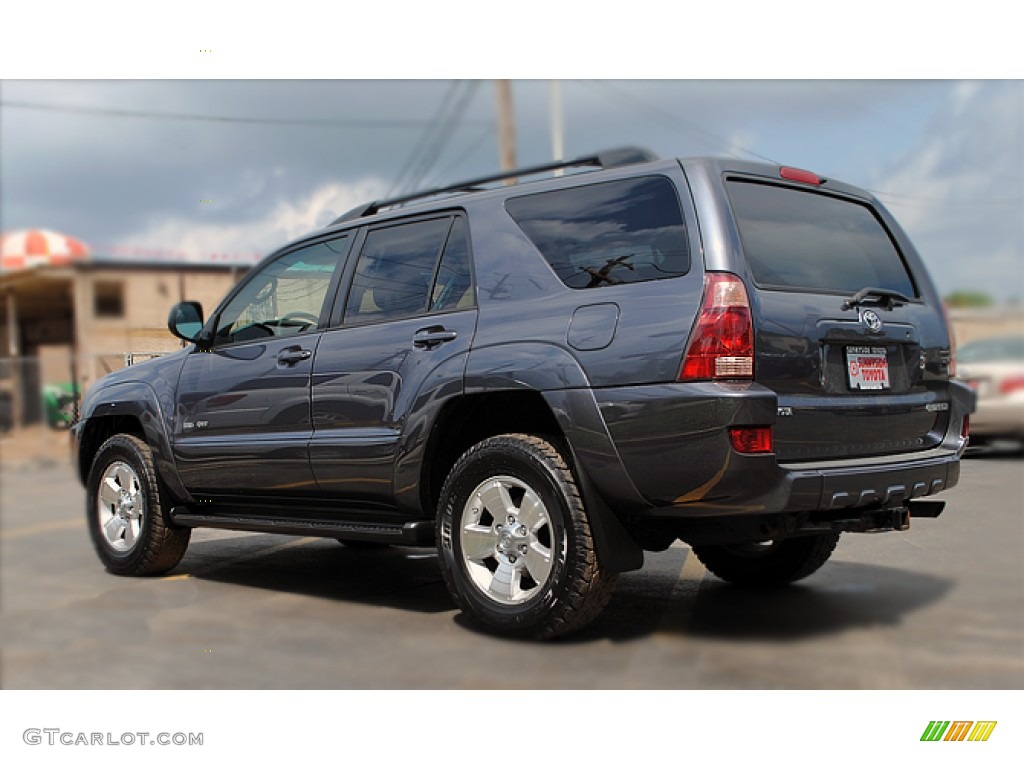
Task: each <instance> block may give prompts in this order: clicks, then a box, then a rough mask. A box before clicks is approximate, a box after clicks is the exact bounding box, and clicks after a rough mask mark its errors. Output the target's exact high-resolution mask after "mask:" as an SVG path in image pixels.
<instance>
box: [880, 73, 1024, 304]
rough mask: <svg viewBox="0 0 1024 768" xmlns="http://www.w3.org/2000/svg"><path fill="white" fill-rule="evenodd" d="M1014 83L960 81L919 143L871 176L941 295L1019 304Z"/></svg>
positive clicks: (1018, 125) (1023, 268)
mask: <svg viewBox="0 0 1024 768" xmlns="http://www.w3.org/2000/svg"><path fill="white" fill-rule="evenodd" d="M1022 92H1024V86H1022V84H1020V83H1000V82H983V83H977V82H971V83H959V84H957V86H956V87H955V88H953V89H951V91H950V94H949V97H948V100H947V102H946V104H945V106H944V107H943V108H942V109H940V110H938V112H937V113H936V114H935V116H934V118H933V120H932V122H931V124H930V125H929V126H928V128H927V130H926V131H925V132H924V133H923V134H922V137H921V139H920V140H919V142H918V143H917V145H916V146H914V147H913V148H912V149H911V150H910V151H909V152H907V153H906V154H904V155H903V156H902V157H899V158H898V159H897V160H896V161H895V162H893V163H891V164H890V165H889V166H888V167H887V168H886V169H884V170H883V171H881V172H880V173H879V174H878V175H877V177H876V178H875V179H874V180H873V182H872V185H873V187H874V188H875V189H877V190H879V197H880V198H881V199H882V201H883V202H884V203H885V204H886V206H887V207H888V208H889V209H890V210H891V211H892V212H893V214H894V215H895V216H896V217H897V219H899V221H900V223H901V224H902V226H903V227H904V229H906V230H907V232H908V234H909V235H910V237H911V239H912V240H913V241H914V243H915V245H916V247H917V249H918V250H919V251H920V252H921V255H922V257H923V258H924V260H925V262H926V264H927V265H928V267H929V270H930V271H931V273H932V277H933V279H934V280H935V282H936V283H937V284H938V287H939V290H940V292H942V293H944V294H945V293H949V292H950V291H952V290H956V289H960V288H963V289H971V290H982V291H986V292H988V293H989V294H991V295H993V296H994V297H996V298H998V299H1008V298H1010V297H1014V296H1016V297H1018V298H1024V255H1022V253H1021V245H1022V243H1021V239H1022V238H1021V236H1022V230H1021V223H1020V216H1021V208H1022V204H1024V196H1022V181H1021V179H1022V175H1024V160H1022V154H1021V152H1022V147H1021V138H1020V137H1021V131H1022V130H1024V126H1022V114H1021V103H1022V101H1021V99H1022Z"/></svg>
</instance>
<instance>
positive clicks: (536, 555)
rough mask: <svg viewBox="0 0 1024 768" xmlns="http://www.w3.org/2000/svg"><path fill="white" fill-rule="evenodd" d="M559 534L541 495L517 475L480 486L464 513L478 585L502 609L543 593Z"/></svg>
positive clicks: (466, 555) (465, 556)
mask: <svg viewBox="0 0 1024 768" xmlns="http://www.w3.org/2000/svg"><path fill="white" fill-rule="evenodd" d="M554 537H555V531H554V527H553V526H552V523H551V516H550V514H549V513H548V510H547V507H546V506H545V505H544V502H543V501H542V500H541V498H540V495H539V494H538V493H537V492H536V491H535V490H533V488H531V487H530V486H529V485H527V484H526V483H524V482H523V481H522V480H519V479H517V478H514V477H509V476H507V475H499V476H496V477H491V478H489V479H487V480H485V481H484V482H482V483H480V485H478V486H477V487H476V489H475V490H474V491H473V492H472V493H471V494H470V495H469V499H468V501H467V502H466V506H465V508H464V509H463V513H462V529H461V530H460V532H459V544H460V549H461V551H462V561H463V563H464V564H465V566H466V572H467V573H468V574H469V577H470V578H471V579H472V580H473V584H474V585H475V586H476V587H477V589H479V590H480V591H481V592H483V593H484V595H486V596H487V597H488V598H490V599H492V600H494V601H496V602H498V603H501V604H502V605H519V604H520V603H525V602H526V601H528V600H530V599H531V598H532V597H534V596H536V595H537V594H539V593H540V592H541V590H542V589H543V587H544V584H545V583H546V582H547V580H548V577H549V576H550V575H551V568H552V564H553V562H554V558H553V552H552V543H553V541H554Z"/></svg>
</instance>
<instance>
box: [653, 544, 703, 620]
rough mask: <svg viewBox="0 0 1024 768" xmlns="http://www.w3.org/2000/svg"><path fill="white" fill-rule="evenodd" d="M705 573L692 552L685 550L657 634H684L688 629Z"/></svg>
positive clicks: (701, 564)
mask: <svg viewBox="0 0 1024 768" xmlns="http://www.w3.org/2000/svg"><path fill="white" fill-rule="evenodd" d="M707 572H708V571H707V569H706V568H705V567H704V564H703V563H702V562H701V561H700V560H698V559H697V556H696V555H695V554H693V550H692V549H687V552H686V560H685V561H683V567H682V568H681V569H680V570H679V578H678V579H677V580H676V585H675V586H674V587H673V588H672V594H671V595H670V596H669V599H668V608H667V609H666V610H665V613H664V615H663V616H662V618H661V621H660V622H659V623H658V630H657V631H658V632H671V633H685V632H686V631H687V630H688V629H689V626H690V619H691V618H692V616H693V609H694V607H695V606H696V605H697V593H698V592H700V586H701V583H702V582H703V581H704V577H705V576H706V575H707Z"/></svg>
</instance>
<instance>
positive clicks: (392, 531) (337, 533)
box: [171, 507, 434, 547]
mask: <svg viewBox="0 0 1024 768" xmlns="http://www.w3.org/2000/svg"><path fill="white" fill-rule="evenodd" d="M171 520H173V521H174V523H175V524H176V525H182V526H185V527H186V528H226V529H227V530H231V531H254V532H257V533H282V534H287V535H289V536H323V537H325V538H334V539H352V540H357V541H376V542H379V543H382V544H404V545H406V546H414V547H422V546H433V544H434V523H433V522H432V521H430V520H417V521H416V522H412V523H405V524H404V525H398V524H387V523H343V522H336V521H333V520H285V519H274V518H265V517H243V516H236V515H198V514H196V513H194V512H191V511H190V510H189V509H188V508H187V507H175V508H174V509H172V510H171Z"/></svg>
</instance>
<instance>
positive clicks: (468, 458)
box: [437, 435, 617, 638]
mask: <svg viewBox="0 0 1024 768" xmlns="http://www.w3.org/2000/svg"><path fill="white" fill-rule="evenodd" d="M437 530H438V548H439V550H440V552H441V558H440V560H441V569H442V572H443V574H444V578H445V582H446V584H447V585H448V589H449V591H450V592H451V594H452V597H453V598H454V599H455V602H456V603H457V604H458V606H459V608H461V609H462V611H463V612H464V613H465V614H467V615H468V616H469V617H470V618H472V619H473V620H474V621H476V622H477V623H478V624H480V625H481V626H483V627H484V628H486V629H489V630H491V631H493V632H497V633H499V634H504V635H512V636H520V637H523V636H528V637H538V638H546V637H554V636H556V635H561V634H565V633H567V632H571V631H573V630H576V629H579V628H580V627H582V626H583V625H585V624H587V623H589V622H590V621H592V620H593V619H595V618H596V617H597V616H598V615H599V614H600V613H601V611H602V610H603V609H604V607H605V605H606V604H607V603H608V600H609V599H610V598H611V594H612V590H613V589H614V585H615V580H616V577H617V574H613V573H608V572H607V571H605V570H604V569H603V568H601V565H600V563H599V562H598V559H597V553H596V551H595V549H594V541H593V537H592V535H591V531H590V524H589V521H588V519H587V513H586V510H585V509H584V507H583V502H582V500H581V498H580V493H579V490H578V488H577V485H576V480H575V478H574V477H573V474H572V472H571V470H570V469H569V466H568V464H567V462H566V461H565V459H564V457H563V455H562V453H561V452H560V451H559V450H558V449H557V448H556V447H555V446H554V445H553V444H552V443H551V442H549V441H548V440H545V439H543V438H540V437H535V436H532V435H500V436H498V437H491V438H488V439H486V440H483V441H482V442H480V443H478V444H477V445H475V446H474V447H473V448H471V449H470V450H469V451H467V452H466V453H465V454H463V456H462V457H461V458H460V459H459V460H458V461H457V462H456V463H455V466H454V467H453V468H452V470H451V472H450V473H449V475H448V479H447V480H446V481H445V484H444V487H443V488H442V490H441V500H440V504H439V510H438V526H437Z"/></svg>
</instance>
